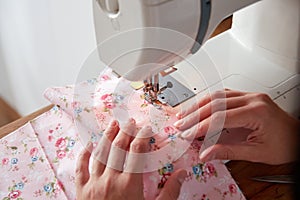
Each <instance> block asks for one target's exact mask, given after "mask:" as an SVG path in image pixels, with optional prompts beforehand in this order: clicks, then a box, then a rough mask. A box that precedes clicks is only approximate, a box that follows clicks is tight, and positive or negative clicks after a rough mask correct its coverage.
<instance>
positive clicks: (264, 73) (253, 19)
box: [93, 0, 300, 117]
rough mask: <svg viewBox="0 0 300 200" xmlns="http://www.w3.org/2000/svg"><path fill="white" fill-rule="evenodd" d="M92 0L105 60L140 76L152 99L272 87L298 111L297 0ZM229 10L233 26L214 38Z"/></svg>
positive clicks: (173, 99) (275, 96)
mask: <svg viewBox="0 0 300 200" xmlns="http://www.w3.org/2000/svg"><path fill="white" fill-rule="evenodd" d="M93 3H94V5H93V9H94V21H95V28H96V38H97V42H98V43H99V44H100V45H99V47H100V48H99V49H98V51H99V57H100V59H101V61H103V62H104V63H105V64H107V65H108V66H110V67H111V68H112V69H113V70H114V72H115V73H116V74H118V75H119V76H122V77H124V78H126V79H128V80H130V81H142V82H143V83H144V91H145V94H146V95H145V97H146V99H147V100H148V101H149V102H151V103H156V102H160V103H164V104H168V105H171V106H176V105H178V104H180V103H182V102H184V101H186V100H187V99H189V98H190V97H192V96H194V95H195V94H197V93H201V92H203V91H205V90H208V89H211V90H217V89H221V88H225V87H226V88H232V89H237V90H243V91H255V92H264V93H267V94H269V95H270V96H271V98H273V99H274V100H275V101H276V102H277V103H278V104H279V105H280V106H281V107H282V108H283V109H285V110H286V111H287V112H289V113H291V114H294V115H297V114H299V110H300V106H299V103H298V102H297V96H298V95H299V94H300V86H299V84H300V77H299V71H300V70H299V66H300V65H299V58H300V55H299V49H300V48H299V47H300V34H299V30H300V16H299V15H300V2H299V1H298V0H287V1H281V0H263V1H259V2H257V0H242V1H240V0H226V1H224V0H185V1H182V0H130V3H129V2H127V1H119V0H96V1H94V2H93ZM251 4H253V5H251ZM249 5H251V6H249ZM247 6H248V7H247ZM244 7H247V8H244ZM242 8H244V9H242ZM240 9H241V10H240ZM238 10H240V11H238ZM233 13H234V14H233ZM231 14H233V24H232V28H231V29H230V30H228V31H226V32H225V33H223V34H221V35H219V36H217V37H215V38H212V39H209V38H210V35H211V33H212V32H213V30H214V29H215V27H216V26H217V25H218V24H219V23H220V22H221V21H222V20H223V19H224V18H226V17H227V16H229V15H231ZM125 65H126V66H125ZM218 85H219V86H218ZM216 86H218V87H216ZM297 117H298V116H297Z"/></svg>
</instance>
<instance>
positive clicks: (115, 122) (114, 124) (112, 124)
mask: <svg viewBox="0 0 300 200" xmlns="http://www.w3.org/2000/svg"><path fill="white" fill-rule="evenodd" d="M118 124H119V123H118V121H117V120H113V121H112V122H111V123H110V125H111V126H118Z"/></svg>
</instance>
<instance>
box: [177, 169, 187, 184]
mask: <svg viewBox="0 0 300 200" xmlns="http://www.w3.org/2000/svg"><path fill="white" fill-rule="evenodd" d="M186 177H187V172H186V171H185V170H183V171H181V172H180V173H179V174H178V176H177V180H178V182H179V183H180V184H182V183H183V182H184V181H185V179H186Z"/></svg>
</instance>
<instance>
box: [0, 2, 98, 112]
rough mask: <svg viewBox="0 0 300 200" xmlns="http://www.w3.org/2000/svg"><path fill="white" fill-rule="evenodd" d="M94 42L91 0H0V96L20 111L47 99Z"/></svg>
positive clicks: (70, 81) (75, 69)
mask: <svg viewBox="0 0 300 200" xmlns="http://www.w3.org/2000/svg"><path fill="white" fill-rule="evenodd" d="M95 47H96V39H95V31H94V24H93V14H92V0H22V1H16V0H0V96H1V97H2V98H3V99H5V100H6V101H7V102H8V103H9V104H11V105H12V106H13V107H14V108H15V109H16V110H17V111H18V112H19V113H20V114H21V115H26V114H29V113H32V112H34V111H36V110H37V109H38V108H41V107H43V106H45V105H48V104H49V102H47V101H46V100H45V99H44V97H43V95H42V94H43V91H44V90H45V89H46V88H47V87H50V86H63V85H66V84H73V83H74V82H75V80H76V77H77V74H78V72H79V69H80V67H81V65H82V63H83V62H84V60H85V59H86V58H87V57H88V55H89V54H90V53H91V52H92V51H93V50H94V48H95Z"/></svg>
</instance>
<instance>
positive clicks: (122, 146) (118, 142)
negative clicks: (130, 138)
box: [113, 139, 126, 149]
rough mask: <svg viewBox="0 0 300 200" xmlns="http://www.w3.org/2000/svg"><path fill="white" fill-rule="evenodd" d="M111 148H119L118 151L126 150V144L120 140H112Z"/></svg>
mask: <svg viewBox="0 0 300 200" xmlns="http://www.w3.org/2000/svg"><path fill="white" fill-rule="evenodd" d="M113 146H114V147H117V148H120V149H125V148H126V144H125V143H124V142H123V141H122V140H120V139H116V140H114V141H113Z"/></svg>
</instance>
